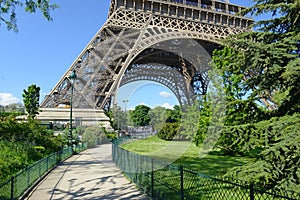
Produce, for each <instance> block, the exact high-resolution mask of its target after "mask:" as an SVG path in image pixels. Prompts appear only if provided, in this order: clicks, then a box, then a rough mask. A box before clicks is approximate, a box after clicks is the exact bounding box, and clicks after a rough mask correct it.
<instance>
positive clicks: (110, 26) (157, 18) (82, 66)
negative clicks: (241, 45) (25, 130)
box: [41, 0, 253, 109]
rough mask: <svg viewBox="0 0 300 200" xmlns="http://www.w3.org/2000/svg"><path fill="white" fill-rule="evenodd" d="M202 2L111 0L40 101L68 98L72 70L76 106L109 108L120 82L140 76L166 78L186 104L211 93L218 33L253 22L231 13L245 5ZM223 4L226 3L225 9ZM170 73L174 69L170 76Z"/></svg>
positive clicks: (231, 31) (65, 100) (51, 105)
mask: <svg viewBox="0 0 300 200" xmlns="http://www.w3.org/2000/svg"><path fill="white" fill-rule="evenodd" d="M191 2H192V3H193V4H189V3H191ZM196 2H198V4H197V5H196ZM199 2H200V1H194V0H192V1H190V2H189V1H183V2H182V3H180V2H177V3H174V2H173V1H170V0H165V1H162V0H161V1H159V0H130V1H129V0H112V1H111V7H110V11H109V18H108V20H107V21H106V23H105V24H104V25H103V27H102V28H101V29H100V30H99V31H98V33H97V34H96V35H95V36H94V37H93V38H92V40H91V41H90V42H89V43H88V45H87V46H86V48H84V50H83V51H82V52H81V54H80V55H79V56H78V57H77V58H76V59H75V61H74V62H73V63H72V64H71V66H70V68H69V69H68V70H67V72H66V73H65V74H64V75H63V76H62V78H61V80H60V81H59V82H58V83H57V85H56V86H55V87H54V88H53V90H52V91H51V92H50V94H49V95H47V96H46V98H45V99H44V101H43V102H42V104H41V107H45V108H55V107H59V106H60V104H63V105H68V104H69V97H70V82H69V80H68V78H67V77H68V75H69V73H70V72H71V71H73V70H76V73H77V77H78V78H77V79H76V81H75V84H74V98H73V107H74V108H98V109H104V108H107V107H109V105H110V103H111V99H112V97H114V96H115V93H116V90H117V89H118V88H119V86H120V85H123V84H126V83H128V82H132V81H135V80H152V81H156V82H159V83H161V84H164V85H165V86H166V87H168V88H170V89H171V90H172V91H173V92H174V94H175V95H176V97H177V98H178V100H179V102H180V104H181V105H184V104H190V102H191V101H192V99H193V96H194V95H195V94H205V93H206V90H207V85H208V82H209V78H208V76H207V71H208V70H209V69H210V68H209V66H208V62H209V61H210V55H211V52H212V50H213V49H215V48H218V46H219V45H218V42H219V39H222V38H225V37H228V36H229V35H232V34H237V33H240V32H244V31H249V26H250V25H251V23H252V22H253V20H251V19H249V18H245V17H242V16H235V17H233V15H232V13H230V12H233V11H234V12H235V10H238V9H241V8H242V7H239V6H236V5H231V4H228V3H225V2H224V3H219V2H216V1H205V2H210V4H211V5H215V10H212V9H207V7H206V8H205V7H203V5H202V4H203V2H202V3H200V4H199ZM224 6H225V7H224ZM223 7H224V8H226V9H225V10H223V11H220V9H221V8H223ZM205 16H206V17H205ZM232 17H233V18H232ZM226 22H227V23H226ZM149 70H150V71H151V72H152V73H149ZM168 73H172V75H171V76H166V74H168Z"/></svg>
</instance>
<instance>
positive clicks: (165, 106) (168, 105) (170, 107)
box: [161, 103, 174, 110]
mask: <svg viewBox="0 0 300 200" xmlns="http://www.w3.org/2000/svg"><path fill="white" fill-rule="evenodd" d="M161 107H164V108H167V109H172V110H173V107H174V106H171V105H170V104H169V103H164V104H163V105H161Z"/></svg>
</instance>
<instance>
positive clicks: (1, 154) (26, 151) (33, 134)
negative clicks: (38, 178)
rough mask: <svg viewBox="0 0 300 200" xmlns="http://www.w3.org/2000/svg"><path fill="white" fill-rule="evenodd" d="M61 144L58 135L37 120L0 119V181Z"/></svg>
mask: <svg viewBox="0 0 300 200" xmlns="http://www.w3.org/2000/svg"><path fill="white" fill-rule="evenodd" d="M61 146H62V140H61V138H60V137H57V136H54V134H53V132H52V131H49V130H47V129H46V128H45V127H42V126H40V124H39V123H38V122H35V121H32V122H31V123H20V122H16V121H15V120H14V118H11V117H9V118H2V119H1V120H0V182H1V181H4V180H5V179H6V178H7V177H9V176H11V175H13V174H14V173H16V172H18V171H19V170H21V169H23V168H24V167H26V166H27V165H28V164H30V163H33V162H35V161H37V160H39V159H41V158H43V157H44V156H46V155H49V154H51V153H53V152H56V151H58V150H59V149H60V148H61Z"/></svg>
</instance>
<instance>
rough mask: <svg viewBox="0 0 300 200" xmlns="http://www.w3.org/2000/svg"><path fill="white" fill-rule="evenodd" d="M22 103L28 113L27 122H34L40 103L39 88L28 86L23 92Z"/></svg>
mask: <svg viewBox="0 0 300 200" xmlns="http://www.w3.org/2000/svg"><path fill="white" fill-rule="evenodd" d="M22 96H23V101H24V105H25V108H26V111H27V113H28V121H32V120H34V118H35V116H36V115H37V114H39V113H38V109H39V101H40V87H38V86H36V85H34V84H32V85H30V86H28V89H27V91H26V90H23V94H22Z"/></svg>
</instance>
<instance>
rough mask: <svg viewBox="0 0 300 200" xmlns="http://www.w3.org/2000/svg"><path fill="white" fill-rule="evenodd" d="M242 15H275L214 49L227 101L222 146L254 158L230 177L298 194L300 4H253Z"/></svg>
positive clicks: (269, 0)
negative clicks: (250, 30) (220, 47)
mask: <svg viewBox="0 0 300 200" xmlns="http://www.w3.org/2000/svg"><path fill="white" fill-rule="evenodd" d="M254 2H255V5H254V6H253V7H251V8H249V9H246V10H244V11H243V12H244V13H252V14H254V15H260V14H265V13H271V14H272V17H271V18H270V19H265V20H262V21H259V22H257V23H256V24H255V26H256V28H258V30H259V31H258V32H255V31H254V32H248V33H243V34H238V35H235V36H232V37H229V38H227V39H226V40H224V41H223V45H224V48H223V49H222V50H216V51H214V55H213V62H214V63H213V65H212V66H213V68H214V69H217V70H218V71H219V73H220V75H221V76H222V78H223V85H224V89H225V94H226V101H227V117H226V121H225V125H226V126H225V127H224V128H223V130H222V134H221V136H220V138H219V141H218V147H219V148H221V149H222V151H223V152H225V153H226V154H239V155H247V156H253V157H255V158H256V159H257V161H256V162H254V163H249V164H248V165H247V166H244V167H241V168H236V169H234V170H233V171H232V172H231V173H229V175H233V176H235V177H236V178H238V179H244V180H247V181H253V182H255V183H257V184H260V185H262V186H264V187H267V188H281V189H285V190H294V191H299V188H300V187H299V185H300V183H299V180H300V177H299V174H300V170H299V162H300V160H299V159H300V158H299V148H300V147H299V137H300V133H299V123H300V122H299V119H300V116H299V114H298V113H299V111H300V91H299V88H300V85H299V84H300V73H299V69H300V58H299V55H300V52H299V51H300V48H299V47H300V46H299V44H300V43H299V41H300V32H299V31H300V24H299V23H300V18H299V12H300V2H299V1H298V0H296V1H294V0H288V1H283V0H279V1H277V0H254Z"/></svg>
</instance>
